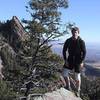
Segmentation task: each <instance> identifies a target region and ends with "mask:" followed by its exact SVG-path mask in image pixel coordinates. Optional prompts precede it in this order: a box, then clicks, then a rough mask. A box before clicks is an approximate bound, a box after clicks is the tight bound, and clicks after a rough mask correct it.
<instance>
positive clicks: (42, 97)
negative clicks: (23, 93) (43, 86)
mask: <svg viewBox="0 0 100 100" xmlns="http://www.w3.org/2000/svg"><path fill="white" fill-rule="evenodd" d="M23 98H25V97H21V98H20V100H23ZM31 99H32V100H82V99H81V98H80V97H76V96H75V94H74V93H73V92H70V91H68V90H66V89H64V88H60V89H57V90H56V91H53V92H51V93H50V92H49V93H45V94H29V95H28V97H27V100H31Z"/></svg>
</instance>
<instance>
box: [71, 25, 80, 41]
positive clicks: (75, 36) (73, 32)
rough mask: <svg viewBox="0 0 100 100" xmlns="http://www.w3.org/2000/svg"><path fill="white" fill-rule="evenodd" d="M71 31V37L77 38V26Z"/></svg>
mask: <svg viewBox="0 0 100 100" xmlns="http://www.w3.org/2000/svg"><path fill="white" fill-rule="evenodd" d="M71 33H72V37H73V38H76V39H77V37H78V36H79V28H78V27H73V28H72V29H71Z"/></svg>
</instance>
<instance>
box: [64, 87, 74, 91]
mask: <svg viewBox="0 0 100 100" xmlns="http://www.w3.org/2000/svg"><path fill="white" fill-rule="evenodd" d="M64 88H65V89H67V90H69V91H72V89H71V87H68V86H65V87H64Z"/></svg>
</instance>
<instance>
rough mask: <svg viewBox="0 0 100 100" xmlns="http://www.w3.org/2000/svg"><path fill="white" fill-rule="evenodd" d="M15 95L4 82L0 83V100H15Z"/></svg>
mask: <svg viewBox="0 0 100 100" xmlns="http://www.w3.org/2000/svg"><path fill="white" fill-rule="evenodd" d="M15 98H16V93H15V92H14V91H12V90H11V88H10V87H8V86H7V84H6V82H4V81H0V100H15Z"/></svg>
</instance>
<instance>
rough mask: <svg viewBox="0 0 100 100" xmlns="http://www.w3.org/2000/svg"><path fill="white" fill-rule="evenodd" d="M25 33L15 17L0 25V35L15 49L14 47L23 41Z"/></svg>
mask: <svg viewBox="0 0 100 100" xmlns="http://www.w3.org/2000/svg"><path fill="white" fill-rule="evenodd" d="M26 33H27V32H26V31H25V29H24V27H23V25H22V24H21V22H20V21H19V19H18V18H17V17H16V16H13V17H12V19H11V20H7V21H6V22H5V23H1V24H0V34H2V35H3V37H5V39H6V40H7V41H8V42H9V44H10V45H11V46H12V47H14V48H16V45H17V46H18V45H19V44H20V41H23V40H24V39H25V35H26Z"/></svg>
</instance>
